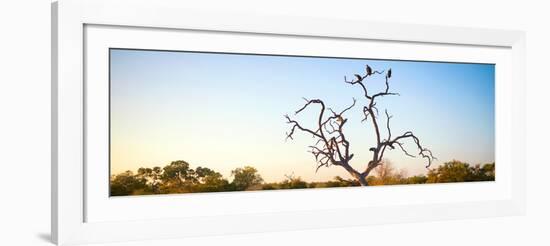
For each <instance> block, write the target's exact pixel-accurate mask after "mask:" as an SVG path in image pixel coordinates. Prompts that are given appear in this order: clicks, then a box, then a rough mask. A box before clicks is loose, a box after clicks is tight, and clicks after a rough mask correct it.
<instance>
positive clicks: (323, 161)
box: [285, 65, 436, 186]
mask: <svg viewBox="0 0 550 246" xmlns="http://www.w3.org/2000/svg"><path fill="white" fill-rule="evenodd" d="M376 74H380V75H384V76H385V90H384V91H381V92H378V93H375V94H370V93H369V92H368V90H367V85H366V82H367V78H370V77H371V76H374V75H376ZM391 76H392V71H391V69H389V70H388V71H387V72H384V71H375V70H373V69H372V68H371V67H370V66H368V65H367V66H366V69H365V74H364V75H359V74H355V75H354V77H355V78H354V79H353V80H348V79H347V78H346V77H344V82H346V83H347V84H351V85H358V86H359V87H361V89H362V92H363V93H364V97H365V98H366V100H367V104H366V105H365V106H363V115H364V118H363V120H362V122H368V121H370V122H371V123H372V125H373V128H374V134H375V137H376V144H375V146H373V147H371V148H370V149H369V151H372V152H373V154H372V159H371V160H369V161H368V162H367V164H366V167H365V169H364V170H363V171H357V170H355V169H354V168H353V167H352V166H351V165H350V161H351V160H352V158H353V153H350V143H349V141H348V139H347V138H346V135H345V134H344V125H345V124H346V123H347V121H348V119H347V118H345V117H344V114H345V113H346V112H347V111H348V110H350V109H351V108H353V107H354V106H355V104H356V102H357V101H356V100H355V98H353V103H352V104H351V105H350V106H349V107H347V108H345V109H344V110H342V111H339V112H336V111H334V110H332V109H331V108H327V107H326V105H325V103H324V102H323V101H322V100H321V99H306V98H304V100H305V104H304V106H302V107H301V108H300V109H298V110H297V111H296V112H295V114H299V113H300V112H302V111H304V110H305V109H306V108H308V107H311V106H313V105H319V106H320V107H321V109H320V111H319V114H318V118H316V124H315V128H311V129H310V128H306V127H304V126H302V125H301V124H300V123H299V122H297V121H296V120H293V119H292V118H290V116H288V115H285V118H286V120H287V123H288V124H290V125H292V127H291V129H290V132H287V139H293V136H294V134H295V132H296V130H300V131H302V132H306V133H308V134H310V135H312V136H313V138H315V139H316V142H315V144H313V145H311V146H309V148H310V152H311V153H312V154H313V156H314V157H315V160H316V163H317V169H316V170H319V168H321V167H323V166H325V167H329V166H331V165H335V166H341V167H342V168H344V169H345V170H346V171H347V172H348V173H349V174H350V175H351V176H352V177H354V178H355V179H357V180H358V181H359V183H361V185H362V186H367V185H368V182H367V179H366V178H367V176H368V175H369V173H370V172H371V171H372V170H373V169H374V168H376V167H377V166H379V165H381V164H382V158H383V157H384V153H385V151H386V150H387V149H395V148H396V147H399V149H400V150H401V151H403V153H404V154H405V155H407V156H410V157H415V156H414V155H412V154H410V153H409V152H408V151H407V150H406V149H405V148H404V146H403V141H404V140H407V139H412V140H413V142H414V144H415V146H416V147H417V149H418V151H419V152H418V155H419V156H421V157H423V158H426V159H427V161H428V164H427V166H426V168H428V167H429V166H430V165H431V163H432V161H433V160H434V159H436V158H435V157H434V156H433V155H432V152H431V151H430V150H429V149H427V148H424V147H423V146H422V145H421V144H420V140H419V139H418V137H416V135H414V134H413V133H412V132H411V131H408V132H405V133H403V134H401V135H398V136H395V137H393V136H392V132H391V128H390V119H391V118H392V116H391V115H389V113H388V111H387V110H385V115H386V119H387V120H386V128H387V137H386V138H383V137H382V133H381V130H380V124H379V121H378V120H379V119H378V108H377V107H376V99H378V98H381V97H384V96H394V95H399V94H398V93H394V92H390V85H389V80H390V78H391Z"/></svg>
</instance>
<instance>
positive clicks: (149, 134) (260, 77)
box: [110, 49, 495, 182]
mask: <svg viewBox="0 0 550 246" xmlns="http://www.w3.org/2000/svg"><path fill="white" fill-rule="evenodd" d="M110 52H111V68H110V72H111V82H110V83H111V111H110V114H111V172H112V173H113V174H116V173H119V172H122V171H125V170H132V171H135V170H136V169H137V168H139V167H153V166H161V167H162V166H165V165H167V164H169V163H170V162H171V161H174V160H185V161H187V162H189V163H190V164H191V167H192V168H196V167H197V166H203V167H208V168H211V169H213V170H216V171H218V172H220V173H222V174H223V175H224V177H226V178H229V174H230V171H231V170H232V169H235V168H237V167H242V166H245V165H250V166H254V167H256V168H257V169H258V170H259V173H260V174H261V175H262V177H263V178H264V180H265V181H267V182H272V181H281V180H283V179H284V178H285V176H284V175H285V174H287V175H291V174H293V175H294V176H295V177H301V178H302V179H304V180H306V181H326V180H329V179H332V178H333V177H334V176H336V175H339V176H341V177H344V178H351V177H350V176H349V175H348V174H347V173H346V172H345V171H344V170H343V169H342V168H341V167H337V166H332V167H330V168H321V169H319V171H318V172H317V173H316V172H315V167H316V164H315V159H314V157H313V155H312V154H311V153H308V152H307V151H308V150H309V149H308V147H307V146H310V145H312V144H314V143H315V140H314V139H313V138H311V135H306V134H305V133H302V132H297V133H296V135H295V136H296V137H295V139H294V140H288V141H285V137H286V134H285V133H286V132H288V131H289V130H290V127H291V126H290V125H288V124H286V120H285V118H284V117H283V116H284V115H285V114H289V115H291V116H292V117H294V118H296V119H297V120H299V121H300V122H301V123H302V124H303V125H306V126H311V127H312V128H313V127H314V121H315V119H316V117H317V116H316V115H317V113H318V111H319V107H311V108H308V109H307V111H305V112H303V114H299V115H296V116H295V115H294V111H295V110H297V109H299V108H300V107H302V106H303V104H304V100H303V99H302V97H305V98H309V99H313V98H318V99H322V100H323V101H324V102H325V103H326V104H327V106H328V107H331V108H333V109H335V110H341V109H343V108H345V107H347V106H349V105H350V104H351V103H352V100H353V99H352V98H356V99H357V100H358V102H357V105H356V107H354V108H353V109H352V110H350V111H349V112H348V113H347V115H346V116H347V118H348V119H349V120H348V123H347V124H346V128H345V132H346V136H347V138H348V139H349V141H350V143H351V147H350V150H351V152H352V153H354V154H355V157H354V158H353V160H352V166H354V167H355V168H356V169H359V170H363V169H364V167H365V165H366V163H367V162H368V159H369V158H370V157H371V156H372V154H371V153H372V152H369V151H368V149H369V148H370V147H373V146H374V144H375V135H374V131H373V129H372V125H371V122H364V123H361V119H362V117H363V114H362V112H361V109H362V105H364V104H365V103H366V102H367V101H366V99H365V98H364V97H363V96H362V91H361V89H360V87H358V86H353V85H349V84H346V83H344V76H348V78H351V77H352V76H353V74H355V73H364V71H365V65H366V64H369V65H370V66H371V67H373V68H374V69H376V70H387V69H389V68H391V69H392V71H393V74H392V79H391V81H390V89H391V91H393V92H398V93H400V94H401V96H391V97H385V98H382V99H381V100H379V101H378V103H377V106H378V108H379V109H380V113H381V114H380V120H381V122H383V124H384V125H385V116H384V115H383V111H384V109H388V112H389V113H390V114H391V115H393V118H392V121H391V126H392V133H393V134H394V136H395V135H397V134H401V133H403V132H406V131H409V130H410V131H412V132H414V133H415V135H416V136H418V137H419V138H420V140H421V142H422V144H423V145H424V146H425V147H428V148H430V149H431V150H432V152H433V154H434V156H436V157H437V158H438V160H436V161H435V162H434V164H433V165H434V166H437V165H439V164H442V163H443V162H446V161H449V160H452V159H457V160H461V161H465V162H468V163H470V164H477V163H487V162H493V161H494V158H495V157H494V148H495V140H494V138H495V133H494V120H495V108H494V107H495V103H494V101H495V93H494V89H495V78H494V72H495V67H494V65H488V64H459V63H433V62H411V61H385V60H367V59H336V58H312V57H288V56H261V55H236V54H211V53H189V52H163V51H138V50H120V49H112V50H111V51H110ZM367 86H368V87H369V88H370V91H372V92H376V91H379V90H381V89H382V88H383V86H384V81H383V76H374V77H372V79H370V80H369V82H368V84H367ZM382 134H383V136H385V135H386V132H385V131H383V133H382ZM405 146H406V147H407V148H408V150H410V151H409V152H410V153H417V152H418V151H417V150H416V149H415V148H414V145H413V144H412V142H407V143H406V145H405ZM385 157H386V158H387V159H389V160H390V161H391V162H392V163H393V164H394V166H395V167H397V168H399V169H403V170H405V172H406V173H407V174H408V175H415V174H423V173H426V169H425V168H424V166H425V164H426V160H425V159H422V158H419V157H418V158H410V157H407V156H406V155H404V154H403V153H402V152H401V151H398V150H397V149H396V150H393V151H390V152H388V153H387V154H386V155H385Z"/></svg>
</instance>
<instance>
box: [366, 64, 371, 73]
mask: <svg viewBox="0 0 550 246" xmlns="http://www.w3.org/2000/svg"><path fill="white" fill-rule="evenodd" d="M371 74H372V68H371V67H370V66H369V65H367V75H371Z"/></svg>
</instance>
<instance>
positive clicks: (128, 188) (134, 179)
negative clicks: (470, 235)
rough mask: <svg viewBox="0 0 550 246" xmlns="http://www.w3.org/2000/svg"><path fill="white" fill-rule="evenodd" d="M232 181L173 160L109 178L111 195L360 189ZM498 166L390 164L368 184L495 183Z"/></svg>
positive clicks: (247, 171) (242, 172) (235, 175)
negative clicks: (409, 169) (410, 167)
mask: <svg viewBox="0 0 550 246" xmlns="http://www.w3.org/2000/svg"><path fill="white" fill-rule="evenodd" d="M231 178H232V180H231V182H230V181H229V180H228V179H226V178H224V177H223V176H222V175H221V174H220V173H219V172H216V171H214V170H212V169H210V168H207V167H200V166H199V167H197V168H195V169H192V168H191V167H190V165H189V163H187V162H186V161H182V160H178V161H173V162H171V163H170V164H168V165H167V166H165V167H162V168H161V167H153V168H139V169H138V170H137V173H134V172H132V171H126V172H123V173H119V174H116V175H112V176H111V178H110V194H111V196H126V195H150V194H174V193H195V192H221V191H245V190H278V189H305V188H328V187H350V186H361V184H360V182H359V181H358V180H356V179H345V178H342V177H339V176H336V177H334V178H333V180H329V181H325V182H306V181H304V180H302V179H301V178H300V177H294V176H293V175H287V176H286V177H285V179H284V180H283V181H281V182H272V183H267V182H264V180H263V178H262V177H261V175H260V174H259V173H258V170H256V168H254V167H251V166H244V167H239V168H236V169H234V170H232V171H231ZM494 180H495V163H494V162H493V163H487V164H483V165H479V164H478V165H470V164H468V163H464V162H461V161H457V160H453V161H450V162H446V163H444V164H443V165H440V166H438V167H437V168H433V169H430V170H429V171H428V173H427V174H426V175H415V176H407V175H406V173H405V172H403V171H400V170H397V169H395V168H394V167H393V165H392V164H391V163H390V162H387V161H386V162H385V163H384V164H382V165H380V166H378V167H377V168H376V169H374V175H370V176H368V177H367V181H368V183H369V185H396V184H425V183H449V182H472V181H494Z"/></svg>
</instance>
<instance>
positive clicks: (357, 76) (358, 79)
mask: <svg viewBox="0 0 550 246" xmlns="http://www.w3.org/2000/svg"><path fill="white" fill-rule="evenodd" d="M355 77H356V78H357V81H361V80H362V79H363V78H361V75H359V74H355Z"/></svg>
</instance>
